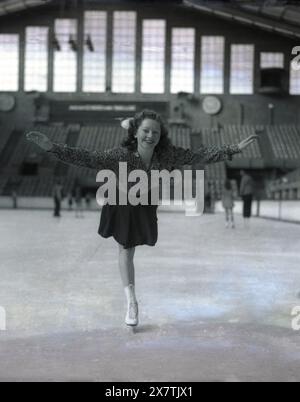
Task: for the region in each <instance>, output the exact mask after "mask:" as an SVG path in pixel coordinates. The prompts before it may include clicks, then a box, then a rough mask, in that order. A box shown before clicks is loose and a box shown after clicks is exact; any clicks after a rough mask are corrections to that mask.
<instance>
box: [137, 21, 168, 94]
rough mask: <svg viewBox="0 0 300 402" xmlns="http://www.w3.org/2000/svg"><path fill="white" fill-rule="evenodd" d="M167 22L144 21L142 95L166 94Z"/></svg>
mask: <svg viewBox="0 0 300 402" xmlns="http://www.w3.org/2000/svg"><path fill="white" fill-rule="evenodd" d="M165 48H166V21H165V20H144V21H143V44H142V70H141V80H142V86H141V91H142V93H154V94H162V93H164V92H165Z"/></svg>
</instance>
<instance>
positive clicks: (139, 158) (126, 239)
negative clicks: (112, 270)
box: [27, 110, 257, 326]
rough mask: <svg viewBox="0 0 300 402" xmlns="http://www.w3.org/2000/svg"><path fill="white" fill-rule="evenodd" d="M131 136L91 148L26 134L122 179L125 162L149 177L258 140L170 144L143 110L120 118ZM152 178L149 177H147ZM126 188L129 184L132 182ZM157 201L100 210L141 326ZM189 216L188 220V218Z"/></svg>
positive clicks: (131, 314)
mask: <svg viewBox="0 0 300 402" xmlns="http://www.w3.org/2000/svg"><path fill="white" fill-rule="evenodd" d="M122 127H123V128H126V130H127V133H128V135H127V138H126V139H125V140H124V141H123V143H122V146H121V147H119V148H115V149H112V150H109V151H105V152H102V151H101V152H100V151H88V150H84V149H78V148H71V147H68V146H66V145H58V144H54V143H52V142H51V141H50V140H49V139H48V138H47V137H46V136H45V135H44V134H41V133H37V132H32V133H29V134H27V138H28V140H29V141H32V142H33V143H35V144H37V145H38V146H40V147H41V148H42V149H44V150H45V151H48V152H50V153H52V154H53V155H56V157H57V158H59V159H60V160H61V161H63V162H66V163H70V164H74V165H78V166H84V167H89V168H92V169H96V170H98V171H99V170H100V169H108V170H111V171H113V172H114V173H115V174H116V176H117V177H118V172H119V162H127V168H128V174H130V172H132V171H134V170H136V169H139V170H143V171H144V172H146V174H147V176H148V178H149V179H150V177H151V170H159V171H161V170H163V169H166V170H168V171H173V170H174V169H178V168H181V167H182V166H184V165H192V164H194V163H199V162H204V163H215V162H220V161H224V160H231V159H232V156H233V155H234V154H238V153H240V152H242V150H243V149H244V148H246V147H247V146H249V145H250V144H251V143H252V142H253V141H255V140H256V138H257V137H256V136H251V137H249V138H248V139H246V140H244V141H242V142H241V143H240V144H237V145H232V146H223V147H221V148H217V147H211V148H205V147H204V146H202V147H201V148H200V149H199V150H198V151H197V152H192V151H191V150H189V149H183V148H177V147H175V146H172V144H171V142H170V140H169V138H168V131H167V129H166V128H165V125H164V123H163V121H162V119H161V117H160V116H159V115H158V114H157V113H156V112H154V111H149V110H145V111H143V112H141V113H138V114H136V115H135V116H134V117H133V118H131V119H127V120H126V121H123V122H122ZM149 182H150V180H149ZM128 187H130V186H129V185H128ZM157 207H158V206H157V205H141V204H139V205H136V206H133V205H131V204H130V203H127V205H109V204H106V205H104V207H103V209H102V213H101V222H100V227H99V232H98V233H99V234H100V235H101V236H103V237H104V238H108V237H111V236H112V237H113V238H114V239H115V240H116V242H117V243H118V245H119V268H120V273H121V278H122V282H123V286H124V289H125V295H126V298H127V314H126V318H125V322H126V324H127V325H128V326H136V325H138V303H137V299H136V295H135V268H134V254H135V250H136V247H137V246H141V245H149V246H154V245H155V244H156V242H157ZM187 219H188V218H187Z"/></svg>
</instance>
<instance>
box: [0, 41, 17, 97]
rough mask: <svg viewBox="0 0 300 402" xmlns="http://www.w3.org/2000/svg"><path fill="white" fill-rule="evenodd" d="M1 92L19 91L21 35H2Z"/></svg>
mask: <svg viewBox="0 0 300 402" xmlns="http://www.w3.org/2000/svg"><path fill="white" fill-rule="evenodd" d="M0 60H1V62H0V91H8V92H10V91H12V92H15V91H18V90H19V35H14V34H0Z"/></svg>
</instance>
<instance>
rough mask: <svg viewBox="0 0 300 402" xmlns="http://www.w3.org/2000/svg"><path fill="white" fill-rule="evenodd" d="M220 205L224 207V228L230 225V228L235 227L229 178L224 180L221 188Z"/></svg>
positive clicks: (232, 194)
mask: <svg viewBox="0 0 300 402" xmlns="http://www.w3.org/2000/svg"><path fill="white" fill-rule="evenodd" d="M222 205H223V208H224V209H225V216H226V228H229V227H230V226H231V228H232V229H234V228H235V223H234V214H233V209H234V192H233V188H232V184H231V181H230V180H228V179H227V180H226V181H225V184H224V188H223V193H222Z"/></svg>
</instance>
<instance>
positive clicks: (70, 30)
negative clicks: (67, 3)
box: [53, 19, 77, 92]
mask: <svg viewBox="0 0 300 402" xmlns="http://www.w3.org/2000/svg"><path fill="white" fill-rule="evenodd" d="M55 37H56V39H57V40H58V43H59V45H60V50H57V49H55V50H54V80H53V90H54V92H76V88H77V52H76V51H74V50H73V49H72V48H71V45H70V43H69V41H70V39H73V40H74V41H75V43H77V21H76V20H75V19H57V20H55Z"/></svg>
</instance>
